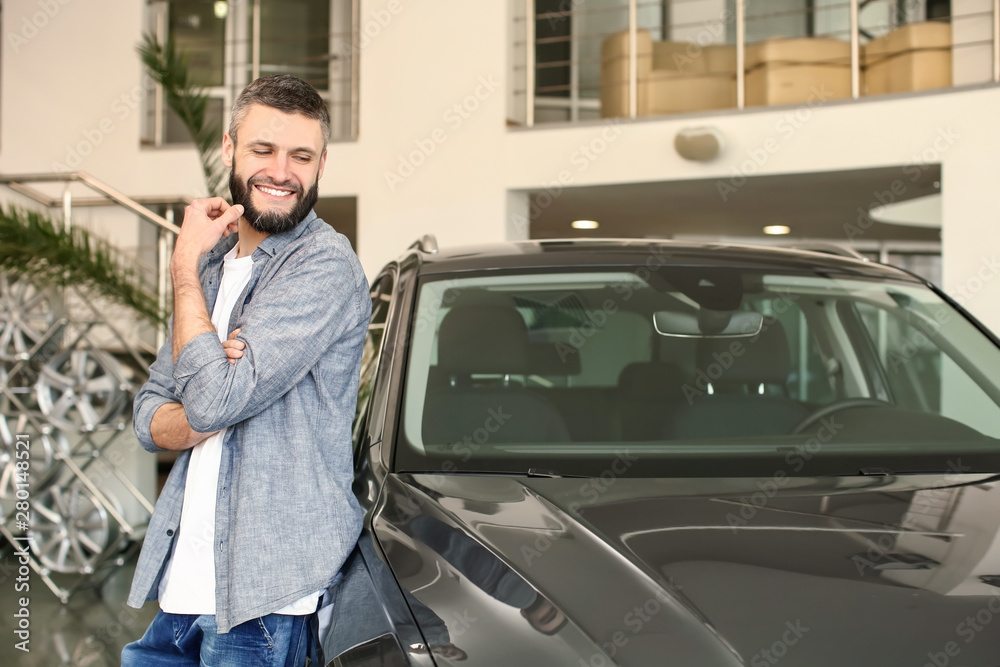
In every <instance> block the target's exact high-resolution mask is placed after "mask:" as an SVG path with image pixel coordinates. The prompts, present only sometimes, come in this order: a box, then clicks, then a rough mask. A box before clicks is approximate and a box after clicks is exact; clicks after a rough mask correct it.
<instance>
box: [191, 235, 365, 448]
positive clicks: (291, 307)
mask: <svg viewBox="0 0 1000 667" xmlns="http://www.w3.org/2000/svg"><path fill="white" fill-rule="evenodd" d="M300 252H301V253H302V254H301V255H300V256H299V257H296V258H295V263H294V265H293V264H292V262H290V261H286V263H285V265H284V266H283V267H282V269H281V271H279V272H278V273H277V274H276V275H275V277H274V278H272V279H271V280H270V282H269V283H268V284H267V285H265V286H264V287H263V288H258V289H256V290H255V291H254V295H253V297H252V300H251V301H250V303H249V304H248V305H247V307H246V309H245V311H244V312H243V314H242V316H241V318H240V321H239V323H238V325H237V326H238V327H239V328H241V329H242V331H241V332H240V334H239V335H238V336H237V338H238V339H239V340H241V341H243V343H244V344H245V345H246V347H245V348H244V349H243V356H242V358H240V359H239V360H237V362H236V363H235V364H231V363H229V361H228V359H227V357H226V354H225V351H224V349H223V347H222V343H221V342H220V341H219V338H218V336H217V335H216V334H214V333H203V334H200V335H198V336H195V337H194V338H193V339H191V340H190V341H189V342H188V343H187V345H185V346H184V348H183V349H182V350H181V351H180V353H179V354H178V357H177V361H176V363H175V364H174V368H173V377H174V380H175V382H176V392H177V394H178V395H179V396H180V397H181V402H182V403H183V404H184V410H185V414H186V418H187V421H188V422H189V424H190V426H191V427H192V428H193V429H194V430H195V431H199V432H212V431H218V430H221V429H223V428H226V427H228V426H231V425H233V424H235V423H238V422H241V421H243V420H244V419H248V418H250V417H253V416H254V415H256V414H258V413H259V412H261V411H262V410H264V409H265V408H267V407H268V406H270V405H271V404H272V403H274V401H276V400H277V399H278V398H280V397H281V396H283V395H284V394H285V393H287V392H288V391H289V390H290V389H291V388H292V387H294V386H295V385H296V384H298V383H299V381H300V380H301V379H302V378H303V377H305V375H306V373H308V372H309V370H310V369H311V368H313V367H314V366H315V365H316V363H317V361H318V360H319V358H320V357H321V356H322V355H324V354H328V353H329V348H330V346H331V344H332V343H333V342H334V341H336V340H338V339H339V338H341V337H342V336H344V335H345V333H347V332H348V331H350V330H352V329H354V328H356V327H357V326H358V325H359V322H360V321H361V320H362V318H364V325H367V317H365V316H364V314H363V313H362V312H361V311H362V309H363V307H364V305H365V303H366V299H364V298H363V297H367V287H366V283H365V278H364V274H363V273H361V272H360V270H359V268H360V267H357V268H356V267H355V265H354V264H353V263H352V262H350V261H349V260H348V259H347V258H346V256H344V254H343V252H342V251H341V250H339V249H337V248H332V247H330V246H327V247H326V248H325V249H324V248H315V247H313V248H305V249H302V250H301V251H300ZM296 254H298V253H296Z"/></svg>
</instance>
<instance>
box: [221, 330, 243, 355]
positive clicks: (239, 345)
mask: <svg viewBox="0 0 1000 667" xmlns="http://www.w3.org/2000/svg"><path fill="white" fill-rule="evenodd" d="M241 331H243V329H235V330H234V331H233V333H231V334H229V340H227V341H225V342H223V343H222V349H223V350H225V351H226V357H227V358H228V359H229V363H231V364H235V363H236V360H237V359H239V358H240V357H242V356H243V348H245V347H246V343H244V342H243V341H241V340H236V336H237V334H239V333H240V332H241Z"/></svg>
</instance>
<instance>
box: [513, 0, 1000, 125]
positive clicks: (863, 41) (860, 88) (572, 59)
mask: <svg viewBox="0 0 1000 667" xmlns="http://www.w3.org/2000/svg"><path fill="white" fill-rule="evenodd" d="M539 7H541V9H539ZM553 7H556V8H555V9H553ZM950 7H951V9H950V10H949V11H950V13H949V15H947V16H938V15H936V14H935V15H928V14H927V9H926V7H923V8H921V9H919V12H923V13H922V14H921V13H919V12H918V10H915V9H912V8H908V9H906V10H905V11H904V10H902V9H900V8H899V6H898V4H897V3H895V2H890V1H889V0H829V2H827V3H805V2H804V3H803V7H802V8H800V9H792V10H788V9H780V10H779V9H777V8H770V7H768V6H767V5H765V4H763V3H761V4H757V3H748V2H747V0H728V2H727V0H667V1H664V0H656V1H655V2H654V1H652V0H620V2H619V3H618V4H617V5H611V6H609V3H607V2H604V3H600V4H598V3H592V4H588V2H587V0H564V1H563V2H561V3H558V5H556V4H555V3H554V2H546V3H544V4H543V1H542V0H524V3H523V5H521V6H520V7H519V14H518V15H517V16H515V17H514V19H513V20H514V30H513V33H512V34H513V43H512V47H513V48H514V49H515V51H514V58H513V60H514V65H513V67H512V74H513V79H514V81H515V83H514V85H512V86H511V91H512V94H513V95H514V96H515V100H514V102H513V107H512V108H513V109H514V110H515V111H514V114H515V117H514V118H512V119H511V120H512V121H514V122H516V123H517V124H522V125H524V126H527V127H532V126H534V125H536V124H538V123H543V122H566V121H569V122H575V121H578V120H582V119H585V117H586V118H590V119H596V118H598V117H626V118H637V117H640V116H653V115H668V114H671V113H691V112H698V111H702V110H708V109H725V108H732V109H743V108H746V107H748V106H765V105H781V104H791V103H797V101H795V102H793V101H784V100H781V99H778V100H768V99H767V97H766V94H765V96H764V99H763V101H762V100H761V94H760V93H759V92H758V91H759V87H760V80H761V78H762V76H761V74H760V72H761V70H764V71H766V72H768V74H765V75H764V76H765V77H766V76H769V75H771V74H770V73H771V72H773V71H774V70H775V69H780V68H781V67H786V68H794V67H797V66H799V65H815V66H817V67H818V68H833V69H836V70H837V71H838V74H837V77H838V81H842V82H843V86H844V88H843V92H838V93H837V94H836V95H835V97H842V98H846V99H855V100H856V99H860V98H862V97H865V96H873V95H881V94H885V93H892V92H911V91H912V92H917V91H923V90H931V89H943V88H951V87H960V86H965V85H977V84H985V83H991V82H992V83H997V82H1000V0H978V2H977V1H974V0H966V1H965V2H952V3H951V5H950ZM692 9H694V10H695V11H694V13H695V14H697V13H699V12H700V14H701V16H702V18H701V19H698V20H689V19H686V18H685V19H683V20H681V19H682V18H683V17H682V16H681V15H682V14H683V15H685V16H687V15H690V14H691V13H692ZM713 12H714V13H713ZM914 12H917V13H914ZM675 14H676V16H675ZM708 16H712V17H713V18H711V19H706V18H705V17H708ZM917 23H926V24H928V25H929V28H930V29H929V30H928V31H927V32H926V33H925V34H928V35H929V34H931V33H933V35H934V37H933V38H931V39H930V40H929V42H928V44H926V45H921V44H916V45H915V44H914V43H912V42H906V43H905V44H904V43H903V42H905V41H906V40H912V39H913V34H916V33H917V32H918V31H919V30H920V29H921V27H919V26H918V27H917V28H916V29H915V30H914V31H913V32H912V33H911V34H910V35H905V36H903V35H900V36H898V37H900V39H898V40H897V39H896V37H894V36H892V35H891V33H892V32H894V31H895V30H897V29H899V28H904V27H908V26H911V25H913V24H917ZM935 23H936V24H939V25H938V26H934V25H933V24H935ZM792 24H794V25H796V26H797V27H795V28H789V27H788V26H790V25H792ZM940 24H947V25H948V29H944V28H942V27H941V26H940ZM647 32H648V33H650V35H652V39H653V45H654V51H655V50H656V49H661V48H665V47H668V46H673V47H677V46H678V45H680V46H683V45H685V44H686V45H688V46H690V47H692V49H693V51H696V52H697V54H698V55H697V56H694V57H700V55H701V52H702V49H703V48H705V47H727V48H728V49H730V51H729V52H728V53H727V57H732V58H733V59H734V60H735V64H729V65H727V66H726V68H725V69H724V70H719V71H712V72H711V73H710V74H708V75H705V76H708V77H715V81H716V82H718V84H719V85H720V86H724V87H727V88H728V90H729V91H730V92H726V93H725V94H726V95H727V96H731V102H727V103H725V104H719V103H715V104H714V105H707V106H705V107H704V108H703V109H702V108H694V109H685V110H680V111H678V110H657V108H656V106H655V104H651V103H649V102H648V99H649V98H650V97H651V96H653V95H654V92H652V88H656V87H657V86H660V87H661V88H660V91H659V92H658V93H655V94H656V95H658V96H659V97H660V98H666V97H669V96H670V94H669V93H666V92H663V91H664V90H665V88H666V87H668V86H674V88H671V89H670V90H671V91H675V92H678V94H675V95H673V96H674V97H675V98H676V97H683V96H682V95H680V94H679V91H680V88H679V87H678V86H679V85H680V84H678V83H676V80H677V79H683V78H685V77H687V78H688V80H690V79H692V78H694V77H696V76H697V74H695V73H692V70H691V69H688V70H687V71H684V65H683V64H680V65H678V64H677V61H678V59H681V60H684V59H685V58H686V59H687V60H686V61H685V62H690V61H691V57H692V49H689V53H688V54H687V56H685V55H683V53H681V55H677V54H676V53H675V54H673V57H674V60H675V62H674V67H673V68H672V67H671V65H670V64H669V62H667V61H668V60H669V58H668V55H669V54H667V53H666V52H664V55H663V56H660V55H656V56H654V55H651V54H650V53H649V51H648V48H649V42H650V37H649V36H647V35H646V34H645V33H647ZM779 37H793V38H798V37H806V38H815V37H825V38H827V40H826V41H827V43H828V44H833V45H834V46H836V47H837V48H836V51H837V54H836V55H831V56H824V57H822V58H821V57H818V56H817V57H811V56H810V57H806V58H804V59H802V60H801V61H797V60H796V57H795V56H791V57H789V56H788V55H778V56H777V57H774V58H773V59H771V60H768V58H769V56H766V55H765V56H761V55H760V52H759V50H757V49H756V48H755V47H756V46H757V45H758V44H760V43H762V42H766V41H767V40H770V39H772V38H779ZM917 39H918V40H919V39H922V37H917ZM611 40H615V44H613V45H612V47H613V48H612V49H608V46H609V42H610V41H611ZM893 40H895V41H893ZM935 40H937V41H935ZM890 41H893V44H892V45H888V43H889V42H890ZM896 42H898V43H896ZM607 51H612V52H613V56H611V60H610V61H609V56H608V53H607ZM733 51H734V53H733ZM750 51H752V55H751V56H750V57H748V52H750ZM543 52H544V53H543ZM928 54H930V57H931V58H936V59H937V61H936V62H935V63H934V64H933V65H932V66H933V67H936V68H937V69H938V70H940V71H941V73H942V74H941V77H940V78H941V81H945V82H944V83H942V82H937V83H932V84H929V83H928V82H927V81H920V82H917V81H915V82H913V83H912V84H910V83H902V84H899V82H898V81H894V82H893V83H892V84H891V85H890V86H889V87H888V88H886V87H885V86H884V85H882V84H879V83H876V81H875V79H877V78H879V77H884V76H886V75H884V74H883V72H885V71H887V70H889V69H890V68H897V65H896V64H894V63H898V62H900V61H905V60H906V59H907V58H910V59H911V60H910V61H909V62H907V63H905V64H904V66H905V67H909V68H910V69H912V70H920V69H922V68H926V65H925V63H926V62H928V61H927V60H921V61H920V62H919V63H918V62H917V59H918V58H926V57H928ZM654 58H656V59H658V60H654ZM615 60H617V63H616V62H614V61H615ZM762 61H763V62H762ZM651 62H653V64H650V63H651ZM609 63H610V66H609ZM888 63H893V64H888ZM695 70H697V68H695ZM610 71H613V72H614V74H613V77H612V76H609V72H610ZM800 71H801V70H800ZM898 71H900V70H899V69H892V74H891V76H892V77H896V78H897V79H898V78H899V75H898ZM876 72H878V74H877V75H876ZM841 73H842V74H841ZM751 75H752V80H751ZM913 76H915V77H916V78H918V79H919V78H921V77H923V78H926V75H925V74H916V75H913ZM671 78H673V81H672V82H668V81H667V80H669V79H671ZM609 82H610V83H609ZM702 82H704V78H703V79H702ZM748 83H750V84H751V86H750V87H748ZM616 86H617V89H615V87H616ZM609 90H610V91H611V92H610V93H609ZM751 93H753V99H750V94H751ZM522 96H523V100H520V101H518V100H517V98H518V97H522ZM609 97H611V98H613V99H612V100H611V103H609ZM802 101H805V100H802ZM666 106H670V105H669V104H667V105H666Z"/></svg>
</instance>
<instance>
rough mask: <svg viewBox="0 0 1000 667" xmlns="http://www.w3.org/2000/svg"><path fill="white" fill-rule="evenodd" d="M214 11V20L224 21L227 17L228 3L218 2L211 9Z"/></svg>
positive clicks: (222, 0) (220, 0) (223, 0)
mask: <svg viewBox="0 0 1000 667" xmlns="http://www.w3.org/2000/svg"><path fill="white" fill-rule="evenodd" d="M212 8H213V9H214V10H215V18H217V19H224V18H226V16H228V15H229V3H228V2H226V0H219V1H218V2H216V3H215V5H213V7H212Z"/></svg>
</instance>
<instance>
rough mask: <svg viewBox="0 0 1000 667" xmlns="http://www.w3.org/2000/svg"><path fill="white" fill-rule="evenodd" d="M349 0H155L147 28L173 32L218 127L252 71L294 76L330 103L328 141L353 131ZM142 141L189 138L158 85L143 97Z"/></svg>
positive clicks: (167, 141) (350, 136)
mask: <svg viewBox="0 0 1000 667" xmlns="http://www.w3.org/2000/svg"><path fill="white" fill-rule="evenodd" d="M354 5H355V2H354V1H352V0H229V1H228V2H226V1H225V0H219V1H206V0H154V1H153V2H150V3H149V4H148V25H147V30H148V31H149V32H152V33H153V34H155V35H157V37H158V38H159V39H160V41H161V42H163V41H165V40H166V39H167V37H168V36H169V37H172V38H173V40H174V42H175V44H176V45H177V47H178V49H180V50H181V51H183V52H184V53H185V54H186V55H187V58H188V67H189V72H190V75H191V78H192V80H193V81H194V82H195V83H197V84H198V85H200V86H203V87H204V89H205V91H206V92H207V94H208V96H209V108H208V117H209V118H212V119H218V122H219V123H220V124H221V125H222V127H223V128H225V127H226V126H227V124H228V120H229V119H228V116H229V109H231V108H232V104H233V101H234V100H235V98H236V96H237V95H239V93H240V91H241V90H242V89H243V88H244V87H245V86H246V85H247V84H248V83H250V81H252V80H253V79H254V78H256V77H258V76H263V75H266V74H277V73H286V74H294V75H295V76H298V77H300V78H302V79H304V80H306V81H308V82H309V83H311V84H312V85H313V86H315V87H316V89H317V90H318V91H319V93H320V95H322V96H323V98H324V99H326V101H327V105H328V106H329V107H330V114H331V120H332V123H331V125H332V127H331V139H333V140H345V139H353V138H354V137H356V136H357V104H356V95H355V93H354V91H355V90H356V85H355V82H356V81H357V58H356V54H357V49H356V48H354V40H353V38H352V36H353V35H354V34H355V33H356V30H355V19H356V13H355V9H354ZM142 135H143V136H142V141H143V143H144V144H146V145H152V146H163V145H170V144H185V143H190V141H191V138H190V135H189V134H188V132H187V130H186V129H185V128H184V126H183V124H182V123H181V121H180V119H179V118H177V116H176V115H175V114H174V113H173V112H172V111H170V110H169V109H168V108H167V107H166V104H165V102H164V96H163V94H162V91H156V94H154V95H149V96H148V97H147V102H146V113H145V114H144V123H143V128H142Z"/></svg>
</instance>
